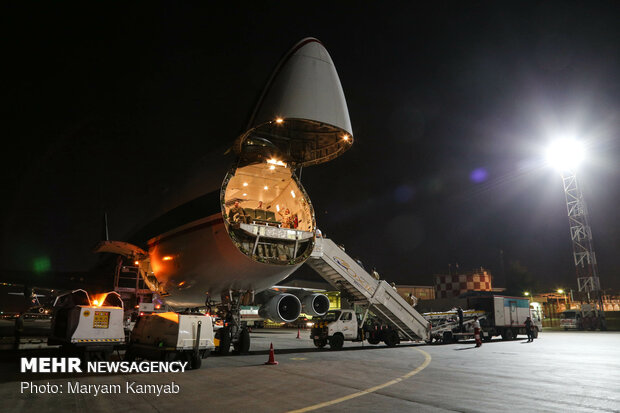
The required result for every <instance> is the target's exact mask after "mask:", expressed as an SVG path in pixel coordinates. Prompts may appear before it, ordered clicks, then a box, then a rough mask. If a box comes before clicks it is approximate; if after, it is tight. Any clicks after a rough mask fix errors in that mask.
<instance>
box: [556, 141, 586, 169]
mask: <svg viewBox="0 0 620 413" xmlns="http://www.w3.org/2000/svg"><path fill="white" fill-rule="evenodd" d="M583 155H584V149H583V145H581V143H580V142H578V141H576V140H574V139H558V140H556V141H554V142H552V143H551V145H549V148H548V149H547V162H549V164H550V165H551V166H553V167H554V168H556V169H557V170H559V171H566V170H572V169H575V168H577V167H578V166H579V164H580V163H581V161H583Z"/></svg>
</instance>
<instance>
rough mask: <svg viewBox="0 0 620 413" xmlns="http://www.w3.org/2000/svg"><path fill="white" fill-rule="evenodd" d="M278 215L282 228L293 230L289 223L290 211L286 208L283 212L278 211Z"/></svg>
mask: <svg viewBox="0 0 620 413" xmlns="http://www.w3.org/2000/svg"><path fill="white" fill-rule="evenodd" d="M278 214H280V216H281V217H282V227H284V228H293V226H292V223H291V210H290V209H288V208H286V209H284V211H278Z"/></svg>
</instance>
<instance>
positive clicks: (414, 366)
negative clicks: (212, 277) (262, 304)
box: [0, 329, 620, 413]
mask: <svg viewBox="0 0 620 413" xmlns="http://www.w3.org/2000/svg"><path fill="white" fill-rule="evenodd" d="M296 336H297V330H267V329H264V330H255V331H254V332H253V333H252V334H251V337H252V346H251V352H250V354H248V355H231V356H226V357H222V356H212V357H209V358H207V359H205V360H203V364H202V368H201V369H199V370H192V371H187V372H185V373H151V374H116V375H111V374H107V375H94V374H90V375H88V374H81V375H70V374H62V373H59V374H33V373H28V374H23V373H19V372H18V368H19V367H18V360H19V358H20V357H43V356H53V355H54V351H55V350H53V349H52V350H43V349H35V348H33V349H30V350H28V349H22V350H19V351H17V352H16V351H10V350H4V351H2V352H0V400H2V402H1V403H0V412H2V413H4V412H7V413H9V412H20V413H21V412H24V411H35V412H63V413H64V412H80V413H83V412H84V411H88V412H112V411H115V412H153V411H155V412H167V411H180V410H181V411H190V412H193V411H195V412H239V411H252V412H289V411H298V412H304V411H322V412H332V411H334V412H335V411H338V412H341V411H343V410H346V411H357V412H409V411H415V412H454V411H458V412H496V411H524V410H527V411H534V412H558V411H571V412H619V411H620V390H619V389H620V332H598V331H597V332H590V331H586V332H573V331H568V332H564V331H561V332H560V331H545V332H543V333H541V334H540V335H539V338H538V339H537V340H535V341H534V342H533V343H527V340H526V339H525V338H519V339H517V340H513V341H502V340H499V339H494V340H493V341H492V342H489V343H486V342H485V343H484V344H483V345H482V347H480V348H475V347H474V343H473V342H471V341H469V342H463V343H456V344H449V345H426V344H423V343H419V344H416V343H402V344H401V345H399V346H397V347H395V348H387V347H386V346H384V345H377V346H372V345H368V344H366V345H362V344H361V343H349V342H347V343H345V347H344V349H343V350H341V351H331V350H329V349H323V350H317V349H316V348H314V346H313V344H312V341H311V340H310V339H309V331H307V330H302V331H301V338H300V339H297V338H296ZM271 343H273V345H274V348H275V349H276V351H275V358H276V360H277V361H278V365H275V366H272V365H265V364H264V363H265V362H266V361H267V359H268V355H269V346H270V344H271ZM22 347H28V345H27V344H24V345H23V346H22ZM22 382H25V383H30V382H32V383H33V384H35V385H37V384H38V385H41V384H43V385H46V384H47V383H50V384H51V385H53V384H56V385H58V386H59V388H62V389H63V393H58V394H32V393H30V392H29V391H25V392H23V393H22V392H21V387H22ZM77 382H79V383H80V384H81V385H83V384H86V385H103V386H108V387H110V388H111V386H112V385H114V384H118V385H119V386H118V388H120V389H121V392H120V394H98V395H97V396H95V395H94V394H93V393H92V392H91V393H71V394H69V393H68V386H69V384H71V385H73V386H75V383H77ZM172 382H174V383H175V385H176V386H177V390H178V393H173V394H161V395H159V396H157V395H156V394H135V393H133V391H131V390H128V389H127V385H128V384H131V383H135V385H134V386H137V385H140V384H150V385H156V384H159V385H165V384H171V383H172ZM93 388H94V387H93Z"/></svg>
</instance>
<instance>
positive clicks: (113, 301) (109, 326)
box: [48, 290, 125, 361]
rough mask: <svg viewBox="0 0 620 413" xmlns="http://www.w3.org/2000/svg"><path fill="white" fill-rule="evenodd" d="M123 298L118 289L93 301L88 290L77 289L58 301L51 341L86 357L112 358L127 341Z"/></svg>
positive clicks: (68, 350)
mask: <svg viewBox="0 0 620 413" xmlns="http://www.w3.org/2000/svg"><path fill="white" fill-rule="evenodd" d="M123 312H124V310H123V301H122V300H121V298H120V296H119V295H118V293H116V292H110V293H107V294H106V297H105V299H104V300H103V301H102V302H101V303H98V304H97V305H93V304H92V303H91V300H90V297H89V296H88V293H87V292H86V291H84V290H74V291H71V292H69V293H66V294H63V295H60V296H58V297H57V298H56V300H55V301H54V307H53V311H52V327H51V332H50V336H49V338H48V344H49V345H61V347H62V350H63V352H64V353H68V354H71V355H77V356H79V357H80V358H82V359H83V360H84V361H89V360H109V358H110V355H111V354H112V352H113V351H114V350H118V349H120V348H122V347H123V346H124V344H125V331H124V328H123Z"/></svg>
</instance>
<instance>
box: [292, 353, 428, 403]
mask: <svg viewBox="0 0 620 413" xmlns="http://www.w3.org/2000/svg"><path fill="white" fill-rule="evenodd" d="M416 350H418V351H419V352H420V353H422V354H424V362H423V363H422V364H421V365H420V366H419V367H417V368H416V369H414V370H411V371H410V372H409V373H407V374H405V375H404V376H400V377H399V378H397V379H394V380H390V381H388V382H386V383H383V384H379V385H378V386H374V387H370V388H368V389H366V390H362V391H359V392H357V393H353V394H349V395H348V396H344V397H340V398H338V399H334V400H330V401H327V402H323V403H319V404H314V405H312V406H308V407H304V408H302V409H298V410H291V411H289V412H288V413H303V412H310V411H312V410H316V409H321V408H323V407H327V406H332V405H334V404H338V403H342V402H345V401H347V400H351V399H354V398H356V397H360V396H364V395H366V394H370V393H374V392H376V391H377V390H381V389H384V388H386V387H389V386H392V385H393V384H396V383H400V382H401V381H403V380H406V379H408V378H409V377H411V376H415V375H416V374H418V373H419V372H421V371H422V370H424V369H425V368H426V367H427V366H428V365H429V364H430V363H431V359H432V357H431V355H430V354H428V353H427V352H426V351H424V350H420V349H419V348H416Z"/></svg>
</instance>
